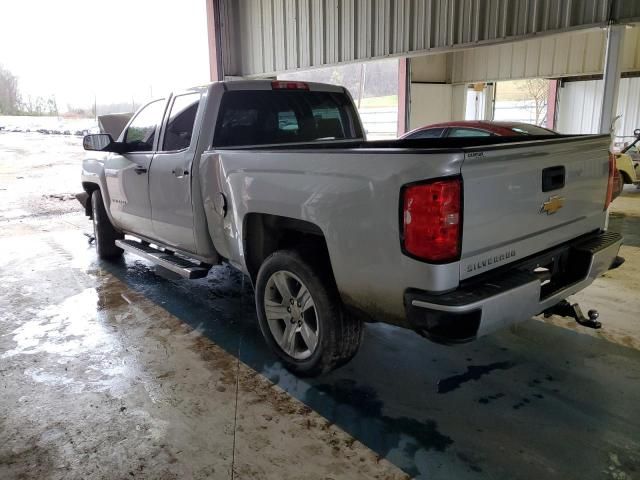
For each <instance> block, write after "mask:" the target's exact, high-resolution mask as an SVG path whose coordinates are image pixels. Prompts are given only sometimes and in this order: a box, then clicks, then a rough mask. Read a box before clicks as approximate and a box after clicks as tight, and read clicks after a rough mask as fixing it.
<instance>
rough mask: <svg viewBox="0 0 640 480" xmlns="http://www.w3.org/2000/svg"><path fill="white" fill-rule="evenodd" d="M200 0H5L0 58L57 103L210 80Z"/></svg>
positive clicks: (30, 88)
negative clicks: (54, 98) (53, 97)
mask: <svg viewBox="0 0 640 480" xmlns="http://www.w3.org/2000/svg"><path fill="white" fill-rule="evenodd" d="M205 1H206V0H180V1H171V0H108V1H98V0H5V1H2V2H0V64H1V65H3V66H4V67H5V68H6V69H8V70H10V71H11V72H12V73H13V74H14V75H16V76H17V77H18V82H19V83H18V84H19V88H20V92H21V94H22V95H23V97H26V96H29V95H31V96H49V95H55V97H56V101H57V104H58V107H59V108H60V109H61V110H65V109H66V106H67V104H70V105H72V106H75V107H86V106H91V105H93V101H94V96H95V98H96V100H97V102H98V103H99V104H105V103H115V102H120V101H127V102H128V101H132V99H133V100H135V102H136V103H141V102H143V101H146V100H148V99H149V98H151V97H158V96H161V95H163V94H164V93H165V92H168V91H171V90H176V89H182V88H187V87H190V86H194V85H199V84H202V83H206V82H208V81H209V63H208V61H209V60H208V58H209V56H208V44H207V23H206V10H205V8H206V7H205V5H206V4H205Z"/></svg>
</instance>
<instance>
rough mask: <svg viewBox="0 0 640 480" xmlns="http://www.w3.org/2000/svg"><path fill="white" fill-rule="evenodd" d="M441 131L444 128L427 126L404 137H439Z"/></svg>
mask: <svg viewBox="0 0 640 480" xmlns="http://www.w3.org/2000/svg"><path fill="white" fill-rule="evenodd" d="M442 132H444V128H428V129H426V130H420V131H419V132H416V133H414V134H412V135H409V136H408V137H405V138H410V139H412V140H413V139H415V138H440V137H441V136H442Z"/></svg>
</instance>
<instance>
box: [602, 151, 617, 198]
mask: <svg viewBox="0 0 640 480" xmlns="http://www.w3.org/2000/svg"><path fill="white" fill-rule="evenodd" d="M615 175H616V156H615V155H614V154H613V153H609V179H608V180H607V198H605V200H604V210H606V209H607V208H609V205H611V202H612V201H613V191H614V183H615Z"/></svg>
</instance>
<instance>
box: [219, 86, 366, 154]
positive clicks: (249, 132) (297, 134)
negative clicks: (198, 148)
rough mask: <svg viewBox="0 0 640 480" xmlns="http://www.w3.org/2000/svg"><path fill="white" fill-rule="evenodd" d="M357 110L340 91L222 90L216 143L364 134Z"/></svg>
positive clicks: (262, 142)
mask: <svg viewBox="0 0 640 480" xmlns="http://www.w3.org/2000/svg"><path fill="white" fill-rule="evenodd" d="M357 118H358V117H357V114H356V112H355V109H354V108H353V106H352V104H351V101H350V100H349V98H348V97H347V96H346V95H344V94H341V93H331V92H310V91H307V90H256V91H247V90H238V91H231V92H226V93H225V94H224V97H223V98H222V104H221V107H220V114H219V115H218V122H217V126H216V133H215V137H214V141H213V145H214V147H229V146H248V145H273V144H285V143H299V142H314V141H322V140H347V139H357V138H362V132H361V130H360V126H359V123H358V121H357Z"/></svg>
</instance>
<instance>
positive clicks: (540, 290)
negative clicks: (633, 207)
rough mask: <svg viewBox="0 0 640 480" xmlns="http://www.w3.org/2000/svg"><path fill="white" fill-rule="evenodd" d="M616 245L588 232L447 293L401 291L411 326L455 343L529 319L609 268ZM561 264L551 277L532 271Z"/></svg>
mask: <svg viewBox="0 0 640 480" xmlns="http://www.w3.org/2000/svg"><path fill="white" fill-rule="evenodd" d="M621 244H622V237H621V236H620V235H619V234H617V233H613V232H603V233H598V234H592V235H588V236H587V237H581V238H579V239H576V240H573V241H571V242H568V243H567V244H564V245H561V246H559V247H557V248H554V249H552V250H550V251H547V252H543V253H541V254H539V255H535V256H533V257H531V258H529V259H526V260H524V261H522V262H518V263H517V264H514V265H512V266H508V267H507V269H501V270H500V271H496V272H490V273H488V274H485V275H481V276H478V277H477V278H474V279H472V280H471V281H469V282H467V283H463V284H461V286H460V287H459V288H458V289H456V290H454V291H452V292H449V293H445V294H441V295H434V294H429V293H426V292H421V291H417V290H407V291H406V292H405V297H404V301H405V308H406V312H407V320H408V322H409V324H410V325H411V327H412V328H413V329H415V330H417V331H419V332H420V333H422V334H424V335H425V336H427V337H429V338H431V339H432V340H434V341H438V342H441V343H461V342H466V341H470V340H473V339H474V338H476V337H478V336H481V335H485V334H487V333H490V332H492V331H495V330H498V329H500V328H502V327H504V326H507V325H510V324H512V323H516V322H519V321H523V320H526V319H528V318H531V317H532V316H534V315H537V314H539V313H541V312H543V311H544V310H546V309H547V308H549V307H551V306H553V305H555V304H556V303H558V302H559V301H560V300H563V299H565V298H566V297H568V296H569V295H573V294H574V293H576V292H579V291H580V290H582V289H584V288H585V287H587V286H588V285H590V284H591V283H592V282H593V280H594V279H595V278H596V277H598V276H600V275H602V274H603V273H605V272H606V271H607V270H609V268H610V267H611V264H612V262H613V261H614V260H615V258H616V256H617V255H618V251H619V249H620V245H621ZM559 259H562V261H563V262H564V263H565V265H564V266H563V269H562V271H561V272H560V273H559V274H556V275H554V277H551V279H552V281H551V282H548V283H547V284H544V285H543V280H544V279H543V278H541V276H540V275H539V274H536V273H534V272H533V270H534V269H535V268H536V267H537V266H546V265H548V264H549V263H550V262H552V263H553V262H556V263H557V262H558V261H559Z"/></svg>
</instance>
